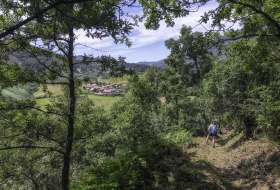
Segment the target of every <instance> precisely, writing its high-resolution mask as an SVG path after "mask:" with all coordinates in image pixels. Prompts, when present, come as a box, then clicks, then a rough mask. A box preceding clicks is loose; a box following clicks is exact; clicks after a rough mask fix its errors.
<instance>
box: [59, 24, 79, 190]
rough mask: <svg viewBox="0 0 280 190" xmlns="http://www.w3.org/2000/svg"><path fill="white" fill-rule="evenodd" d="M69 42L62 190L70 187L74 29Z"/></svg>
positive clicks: (72, 130)
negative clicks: (66, 117)
mask: <svg viewBox="0 0 280 190" xmlns="http://www.w3.org/2000/svg"><path fill="white" fill-rule="evenodd" d="M68 32H69V42H68V47H69V50H68V64H69V105H68V106H69V108H68V109H69V110H68V126H67V139H66V146H65V153H64V155H63V169H62V182H61V184H62V189H63V190H69V186H70V164H71V151H72V146H73V135H74V124H75V119H74V117H75V109H76V94H75V80H74V61H73V57H74V29H73V27H71V26H69V27H68Z"/></svg>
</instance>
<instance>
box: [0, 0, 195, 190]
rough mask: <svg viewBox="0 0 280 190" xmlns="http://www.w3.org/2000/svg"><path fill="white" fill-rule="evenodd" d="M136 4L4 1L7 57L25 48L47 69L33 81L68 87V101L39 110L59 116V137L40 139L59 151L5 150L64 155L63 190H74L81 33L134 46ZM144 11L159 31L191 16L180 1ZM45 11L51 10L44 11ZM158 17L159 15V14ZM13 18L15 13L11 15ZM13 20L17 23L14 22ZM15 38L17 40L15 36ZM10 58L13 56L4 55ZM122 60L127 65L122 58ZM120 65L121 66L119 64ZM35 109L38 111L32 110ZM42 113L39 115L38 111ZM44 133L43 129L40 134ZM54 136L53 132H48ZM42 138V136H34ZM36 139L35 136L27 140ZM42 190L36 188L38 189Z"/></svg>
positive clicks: (151, 5)
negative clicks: (132, 10) (44, 58)
mask: <svg viewBox="0 0 280 190" xmlns="http://www.w3.org/2000/svg"><path fill="white" fill-rule="evenodd" d="M135 3H136V1H125V0H120V1H110V2H107V1H106V2H105V1H93V0H91V1H85V0H83V1H82V0H81V1H78V0H77V1H74V0H73V1H71V0H69V1H56V2H54V3H52V1H47V0H42V1H26V0H24V1H16V2H13V1H3V2H2V4H0V5H1V7H2V8H3V17H2V18H3V21H4V22H3V23H11V25H9V26H8V28H7V29H4V31H3V32H2V33H1V37H2V39H3V38H4V37H7V38H5V43H4V44H5V45H7V44H10V42H11V45H10V46H9V47H8V48H7V52H11V51H13V50H14V49H17V48H21V49H23V50H24V51H26V52H27V53H29V54H30V55H31V56H32V57H34V58H35V59H36V61H37V63H38V64H40V65H42V67H43V68H44V69H45V72H44V73H43V74H41V73H36V74H35V76H34V78H33V79H31V80H32V81H33V82H34V81H35V82H39V83H44V84H45V83H52V84H60V85H63V86H65V99H60V101H62V102H59V100H58V102H57V101H54V103H53V105H49V106H48V107H47V108H46V110H45V111H44V110H40V109H38V108H36V107H35V109H37V110H39V111H40V112H46V114H51V115H54V116H55V117H54V118H55V120H56V121H57V123H59V124H57V126H58V128H60V130H59V132H58V134H59V135H58V136H55V138H54V139H53V138H50V137H49V136H48V134H40V135H41V136H45V137H48V138H47V140H48V141H54V142H56V143H57V144H58V149H57V148H54V147H53V145H52V144H51V146H47V147H46V146H34V145H28V146H25V145H20V146H17V145H11V146H9V147H3V148H2V150H12V149H15V148H16V149H17V148H23V149H29V148H37V149H46V150H48V151H56V152H57V153H60V154H61V156H62V159H63V161H62V172H61V175H62V176H61V188H62V189H69V188H70V166H71V157H72V156H71V155H72V152H73V146H74V143H75V138H74V137H75V134H76V132H75V128H76V120H77V115H76V106H77V98H78V93H77V87H78V85H79V80H78V79H77V77H76V74H75V70H74V66H75V65H76V64H80V63H78V62H76V60H75V59H74V48H75V40H76V38H77V36H76V35H75V32H76V31H77V30H78V29H83V30H84V31H85V33H86V35H87V36H88V37H90V38H99V39H103V38H105V37H109V36H111V37H112V38H113V39H114V40H115V42H116V43H119V42H121V43H126V44H127V45H130V42H129V41H128V39H127V37H126V36H127V35H128V34H129V32H130V31H131V29H132V28H133V26H135V24H136V23H135V20H134V19H132V18H133V17H131V15H129V14H127V13H126V12H125V11H124V10H125V8H127V7H128V8H129V7H132V6H134V5H135ZM139 3H140V4H141V5H142V6H143V8H144V16H147V22H146V23H147V27H148V28H151V29H157V28H158V27H159V24H158V23H159V21H160V20H162V19H165V21H166V22H167V24H168V25H170V26H171V25H173V24H174V23H173V17H179V16H184V15H186V14H188V13H189V10H188V9H187V8H189V5H191V4H193V3H189V2H186V3H185V4H184V5H188V6H187V8H186V9H185V8H183V9H178V8H179V7H180V6H181V5H182V4H181V3H177V2H174V1H167V2H165V3H161V2H158V1H140V2H139ZM40 7H45V8H42V9H40ZM155 12H156V14H155ZM11 13H13V14H11ZM10 20H13V22H8V21H10ZM10 34H13V35H10ZM38 40H39V42H38ZM4 54H5V55H8V54H7V53H4ZM41 55H44V56H47V57H49V58H53V57H54V58H55V59H53V61H51V63H49V64H46V63H44V62H42V61H41V60H40V56H41ZM112 60H114V59H112V58H109V59H108V58H106V57H101V58H100V59H99V60H97V62H101V63H108V61H112ZM119 61H123V59H122V58H120V60H119ZM114 63H116V61H114ZM31 108H33V107H32V106H31ZM35 113H36V112H35ZM38 130H39V129H38ZM46 132H48V131H46ZM32 137H36V136H32ZM27 138H30V137H27ZM35 186H36V185H35Z"/></svg>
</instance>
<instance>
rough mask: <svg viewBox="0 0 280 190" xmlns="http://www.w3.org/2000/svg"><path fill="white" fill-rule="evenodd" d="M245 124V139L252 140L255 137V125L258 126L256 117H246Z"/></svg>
mask: <svg viewBox="0 0 280 190" xmlns="http://www.w3.org/2000/svg"><path fill="white" fill-rule="evenodd" d="M244 124H245V130H244V134H245V137H246V139H250V138H252V137H253V134H254V128H255V124H256V122H255V119H254V117H252V116H245V118H244Z"/></svg>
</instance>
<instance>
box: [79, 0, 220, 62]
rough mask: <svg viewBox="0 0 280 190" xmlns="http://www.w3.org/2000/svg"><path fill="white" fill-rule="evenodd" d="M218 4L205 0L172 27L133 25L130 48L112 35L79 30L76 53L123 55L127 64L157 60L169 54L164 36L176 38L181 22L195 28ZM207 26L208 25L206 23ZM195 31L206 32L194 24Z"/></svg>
mask: <svg viewBox="0 0 280 190" xmlns="http://www.w3.org/2000/svg"><path fill="white" fill-rule="evenodd" d="M216 7H217V3H216V2H215V1H212V2H209V3H207V4H206V5H205V6H203V7H202V8H201V9H200V10H199V11H198V12H195V13H191V14H190V15H188V16H187V17H185V18H178V19H175V26H174V27H166V25H165V23H164V22H161V26H160V28H159V29H158V30H147V29H145V27H144V25H143V23H140V24H139V27H136V28H135V29H134V30H133V31H132V33H131V35H130V36H128V37H129V39H130V41H132V46H131V47H126V46H125V45H123V44H114V42H113V40H112V39H111V38H104V39H102V40H98V39H89V38H87V37H85V35H84V33H83V32H82V31H78V34H79V35H78V36H79V37H78V39H77V43H78V44H83V45H77V46H76V52H75V53H76V54H77V55H83V54H84V53H86V54H93V55H94V56H98V55H111V56H113V57H118V56H122V57H126V61H127V62H129V63H136V62H140V61H158V60H161V59H164V58H166V57H167V56H168V55H169V50H168V49H167V48H166V47H165V45H164V42H165V40H167V39H170V38H175V39H177V38H178V37H179V35H180V29H181V27H182V26H183V25H186V26H191V27H194V26H196V25H197V21H198V20H199V19H200V16H201V15H203V14H204V12H206V11H208V10H211V9H214V8H216ZM205 27H206V28H208V26H207V25H205ZM194 30H195V31H205V29H204V27H202V26H197V27H195V28H194Z"/></svg>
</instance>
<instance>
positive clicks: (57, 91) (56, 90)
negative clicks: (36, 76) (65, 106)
mask: <svg viewBox="0 0 280 190" xmlns="http://www.w3.org/2000/svg"><path fill="white" fill-rule="evenodd" d="M47 87H48V88H47V91H48V92H51V94H52V95H53V96H58V95H61V94H62V93H63V92H62V88H61V85H51V84H48V85H47ZM44 96H46V93H45V92H44V91H43V86H40V87H39V90H38V91H37V92H35V93H34V97H35V98H36V97H44Z"/></svg>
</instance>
